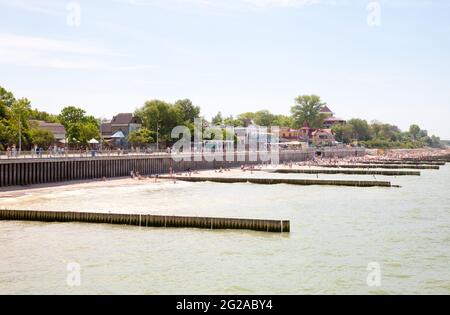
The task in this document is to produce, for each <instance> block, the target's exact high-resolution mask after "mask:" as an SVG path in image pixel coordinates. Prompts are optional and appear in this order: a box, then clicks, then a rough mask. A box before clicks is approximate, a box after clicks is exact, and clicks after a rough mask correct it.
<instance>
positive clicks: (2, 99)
mask: <svg viewBox="0 0 450 315" xmlns="http://www.w3.org/2000/svg"><path fill="white" fill-rule="evenodd" d="M15 102H16V99H15V98H14V95H13V94H12V93H11V92H9V91H7V90H5V89H4V88H3V87H1V86H0V119H1V118H7V115H8V111H9V109H10V108H11V107H12V105H13V104H14V103H15Z"/></svg>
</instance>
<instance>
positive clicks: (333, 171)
mask: <svg viewBox="0 0 450 315" xmlns="http://www.w3.org/2000/svg"><path fill="white" fill-rule="evenodd" d="M264 171H267V172H273V173H282V174H343V175H382V176H420V172H416V171H388V170H347V169H345V170H343V169H326V170H320V169H302V170H298V169H277V170H264Z"/></svg>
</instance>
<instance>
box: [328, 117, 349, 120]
mask: <svg viewBox="0 0 450 315" xmlns="http://www.w3.org/2000/svg"><path fill="white" fill-rule="evenodd" d="M325 121H345V119H341V118H337V117H328V118H325Z"/></svg>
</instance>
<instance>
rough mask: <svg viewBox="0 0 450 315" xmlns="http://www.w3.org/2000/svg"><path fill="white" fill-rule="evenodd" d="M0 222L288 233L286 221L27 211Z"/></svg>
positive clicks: (4, 214) (5, 213)
mask: <svg viewBox="0 0 450 315" xmlns="http://www.w3.org/2000/svg"><path fill="white" fill-rule="evenodd" d="M0 220H10V221H40V222H82V223H98V224H122V225H135V226H142V227H164V228H199V229H209V230H219V229H220V230H224V229H236V230H253V231H261V232H273V233H275V232H276V233H289V232H290V221H288V220H256V219H236V218H234V219H233V218H211V217H179V216H164V215H147V214H118V213H88V212H65V211H64V212H57V211H31V210H0Z"/></svg>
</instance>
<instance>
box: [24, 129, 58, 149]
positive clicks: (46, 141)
mask: <svg viewBox="0 0 450 315" xmlns="http://www.w3.org/2000/svg"><path fill="white" fill-rule="evenodd" d="M30 138H31V143H32V144H36V145H38V146H40V147H44V148H46V147H48V146H50V145H52V144H53V143H55V137H54V136H53V133H52V132H50V131H48V130H42V129H38V128H31V129H30Z"/></svg>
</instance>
